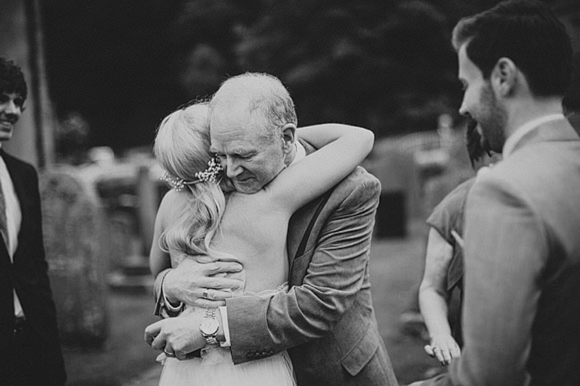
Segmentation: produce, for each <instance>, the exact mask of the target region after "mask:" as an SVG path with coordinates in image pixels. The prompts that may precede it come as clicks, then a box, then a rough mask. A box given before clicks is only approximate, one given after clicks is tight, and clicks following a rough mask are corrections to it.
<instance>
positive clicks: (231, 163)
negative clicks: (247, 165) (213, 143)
mask: <svg viewBox="0 0 580 386" xmlns="http://www.w3.org/2000/svg"><path fill="white" fill-rule="evenodd" d="M225 163H226V168H225V169H226V170H225V172H226V176H228V178H235V177H237V176H239V175H240V174H241V173H242V168H241V166H240V165H239V163H238V162H237V161H236V160H234V159H232V158H231V157H226V162H225Z"/></svg>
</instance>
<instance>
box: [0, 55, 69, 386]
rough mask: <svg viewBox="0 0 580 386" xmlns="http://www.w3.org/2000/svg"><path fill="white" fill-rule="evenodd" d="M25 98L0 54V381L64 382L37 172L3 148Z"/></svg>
mask: <svg viewBox="0 0 580 386" xmlns="http://www.w3.org/2000/svg"><path fill="white" fill-rule="evenodd" d="M26 96H27V87H26V81H25V79H24V75H23V73H22V71H21V69H20V67H18V66H17V65H16V64H15V63H14V62H13V61H10V60H7V59H5V58H0V234H1V236H2V237H0V338H1V339H2V342H3V343H2V344H3V346H2V353H1V354H0V383H1V384H3V385H10V386H20V385H30V386H33V385H64V384H65V382H66V373H65V367H64V360H63V357H62V352H61V348H60V344H59V332H58V327H57V322H56V309H55V305H54V302H53V299H52V290H51V288H50V283H49V278H48V273H47V270H48V265H47V262H46V258H45V254H44V245H43V239H42V220H41V207H40V195H39V191H38V175H37V173H36V170H35V169H34V167H33V166H32V165H30V164H28V163H26V162H24V161H21V160H19V159H17V158H15V157H13V156H11V155H9V154H8V153H6V152H5V151H4V150H3V149H1V146H2V144H3V143H5V142H7V141H9V140H10V139H11V138H12V135H13V133H14V129H15V124H16V122H18V119H19V118H20V116H21V115H22V112H23V110H24V102H25V101H26Z"/></svg>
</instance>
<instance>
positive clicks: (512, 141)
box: [502, 114, 564, 159]
mask: <svg viewBox="0 0 580 386" xmlns="http://www.w3.org/2000/svg"><path fill="white" fill-rule="evenodd" d="M557 119H564V115H563V114H550V115H544V116H542V117H539V118H535V119H532V120H531V121H529V122H527V123H525V124H524V125H522V126H520V127H519V128H518V129H516V131H514V133H513V134H512V135H511V136H510V137H509V138H508V139H507V140H506V141H505V143H504V145H503V150H502V158H503V159H506V158H507V157H509V156H510V155H511V153H513V151H514V149H515V148H516V145H517V144H518V143H519V142H520V141H521V140H522V138H524V137H525V136H526V134H528V133H529V132H531V131H532V130H534V129H536V128H537V127H539V126H540V125H543V124H544V123H546V122H550V121H555V120H557Z"/></svg>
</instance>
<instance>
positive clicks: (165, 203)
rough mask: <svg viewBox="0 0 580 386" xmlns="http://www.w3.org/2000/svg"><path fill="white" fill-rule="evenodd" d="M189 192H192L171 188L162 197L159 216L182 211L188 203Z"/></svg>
mask: <svg viewBox="0 0 580 386" xmlns="http://www.w3.org/2000/svg"><path fill="white" fill-rule="evenodd" d="M188 194H191V193H190V192H189V191H181V192H178V191H176V190H175V189H171V190H169V191H168V192H167V193H165V195H164V196H163V198H162V199H161V203H160V204H159V210H158V212H157V216H160V217H162V218H165V217H169V216H173V215H175V214H178V213H181V212H182V209H183V207H184V206H185V205H187V195H188Z"/></svg>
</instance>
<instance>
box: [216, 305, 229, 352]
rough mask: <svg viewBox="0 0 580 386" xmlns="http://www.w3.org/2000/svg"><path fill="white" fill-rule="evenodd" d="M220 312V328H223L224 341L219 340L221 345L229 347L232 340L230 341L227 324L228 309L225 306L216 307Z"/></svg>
mask: <svg viewBox="0 0 580 386" xmlns="http://www.w3.org/2000/svg"><path fill="white" fill-rule="evenodd" d="M218 309H219V310H220V314H221V315H222V328H223V330H224V337H225V338H226V340H225V342H220V346H221V347H231V346H232V342H231V341H230V327H229V325H228V310H227V308H226V307H218Z"/></svg>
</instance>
